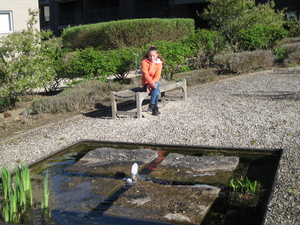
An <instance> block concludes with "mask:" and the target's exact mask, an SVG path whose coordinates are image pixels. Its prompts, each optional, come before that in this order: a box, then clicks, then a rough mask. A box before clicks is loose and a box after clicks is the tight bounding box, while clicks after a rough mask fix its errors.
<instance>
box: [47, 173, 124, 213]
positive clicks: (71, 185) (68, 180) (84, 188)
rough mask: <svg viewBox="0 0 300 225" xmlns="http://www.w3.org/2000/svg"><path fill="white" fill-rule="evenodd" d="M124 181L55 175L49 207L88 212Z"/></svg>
mask: <svg viewBox="0 0 300 225" xmlns="http://www.w3.org/2000/svg"><path fill="white" fill-rule="evenodd" d="M124 183H125V182H124V181H121V180H115V179H111V178H100V177H75V176H74V177H66V176H57V177H56V180H55V186H53V187H51V189H53V191H52V193H54V194H52V196H51V198H52V199H55V205H51V209H55V210H61V211H68V212H79V213H88V212H90V211H91V209H93V208H95V207H97V206H98V205H99V204H100V203H101V202H103V201H105V200H106V199H107V197H108V196H110V195H111V194H112V193H113V192H115V191H116V190H117V189H118V188H119V187H120V186H121V185H122V184H124ZM51 198H50V199H51Z"/></svg>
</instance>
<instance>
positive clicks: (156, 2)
mask: <svg viewBox="0 0 300 225" xmlns="http://www.w3.org/2000/svg"><path fill="white" fill-rule="evenodd" d="M0 1H3V0H0ZM19 1H21V0H19ZM267 1H269V0H256V2H257V3H265V2H267ZM274 1H275V4H276V8H277V9H283V8H286V12H287V14H288V15H290V16H291V15H296V16H297V18H298V19H299V18H300V14H299V13H300V1H295V0H274ZM207 4H208V3H207V2H206V0H151V1H148V0H101V1H99V0H39V7H40V22H41V29H51V30H52V31H53V32H54V34H55V35H57V36H59V35H60V33H61V31H62V30H63V29H65V28H67V27H68V26H78V25H83V24H92V23H99V22H106V21H111V20H121V19H134V18H193V19H194V20H195V24H196V27H202V28H203V27H206V26H207V23H206V22H205V21H203V20H202V19H200V18H199V16H198V15H197V12H201V11H202V10H203V8H205V7H206V6H207Z"/></svg>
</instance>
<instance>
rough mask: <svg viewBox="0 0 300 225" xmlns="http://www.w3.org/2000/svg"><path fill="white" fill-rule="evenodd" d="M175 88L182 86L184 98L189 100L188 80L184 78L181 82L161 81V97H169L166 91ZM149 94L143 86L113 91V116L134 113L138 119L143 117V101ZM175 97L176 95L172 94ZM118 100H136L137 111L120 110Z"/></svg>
mask: <svg viewBox="0 0 300 225" xmlns="http://www.w3.org/2000/svg"><path fill="white" fill-rule="evenodd" d="M175 88H182V92H183V96H180V98H183V100H184V101H186V100H187V89H186V80H185V79H184V80H182V81H180V82H166V81H163V82H161V83H160V94H161V98H165V97H168V96H166V95H165V92H166V91H170V90H173V89H175ZM148 96H149V95H148V93H147V92H145V91H144V89H143V87H136V88H132V89H128V90H124V91H119V92H115V91H112V92H111V111H112V118H113V119H115V118H116V117H117V115H119V114H122V115H133V116H136V117H137V118H138V119H140V118H142V103H143V100H144V99H145V98H147V97H148ZM172 98H175V96H172ZM117 100H134V101H135V102H136V108H137V111H136V112H127V111H118V109H117Z"/></svg>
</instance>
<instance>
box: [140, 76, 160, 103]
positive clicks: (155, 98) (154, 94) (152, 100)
mask: <svg viewBox="0 0 300 225" xmlns="http://www.w3.org/2000/svg"><path fill="white" fill-rule="evenodd" d="M147 85H148V84H146V85H145V86H144V90H145V91H147ZM155 85H156V88H155V89H152V90H151V93H150V95H151V98H150V103H151V104H153V105H154V106H156V107H157V106H158V99H159V94H160V89H159V87H160V83H159V82H155Z"/></svg>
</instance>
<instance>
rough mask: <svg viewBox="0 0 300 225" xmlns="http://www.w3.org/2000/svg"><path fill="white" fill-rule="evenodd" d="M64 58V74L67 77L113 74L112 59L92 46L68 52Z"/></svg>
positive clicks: (91, 76)
mask: <svg viewBox="0 0 300 225" xmlns="http://www.w3.org/2000/svg"><path fill="white" fill-rule="evenodd" d="M67 57H68V58H67V59H66V60H65V74H66V75H67V77H69V78H75V77H83V78H93V77H104V78H106V77H107V76H111V75H113V74H115V72H116V71H115V67H114V66H113V63H112V59H111V58H110V57H108V55H107V54H106V53H105V52H104V51H99V50H96V49H94V48H92V47H89V48H86V49H83V50H80V49H77V50H76V51H75V52H72V53H69V54H68V56H67Z"/></svg>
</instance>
